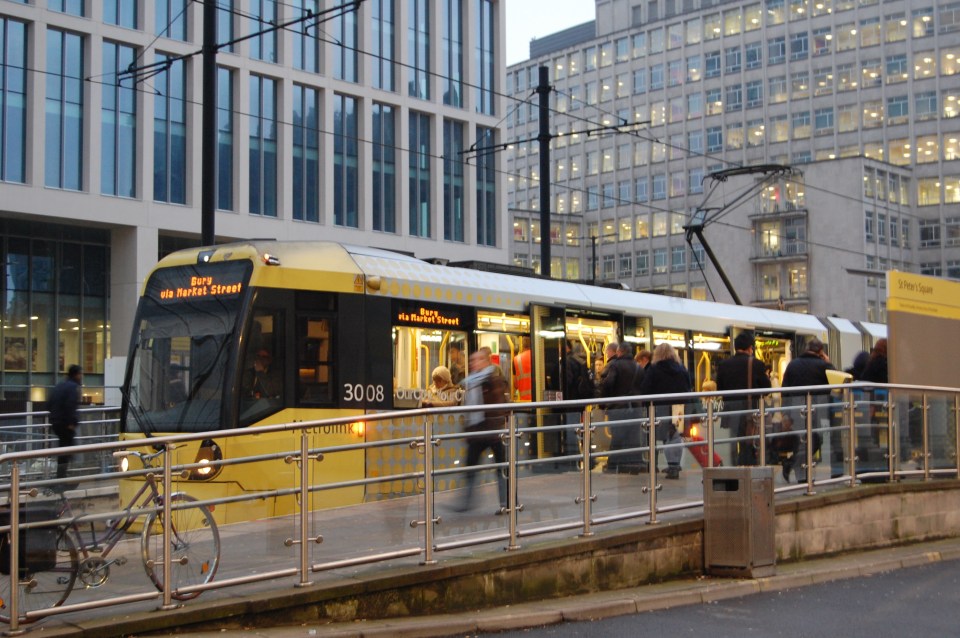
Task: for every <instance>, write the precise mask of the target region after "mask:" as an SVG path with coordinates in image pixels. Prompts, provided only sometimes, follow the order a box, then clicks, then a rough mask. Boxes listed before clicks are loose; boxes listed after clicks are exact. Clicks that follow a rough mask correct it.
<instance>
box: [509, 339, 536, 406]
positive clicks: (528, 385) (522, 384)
mask: <svg viewBox="0 0 960 638" xmlns="http://www.w3.org/2000/svg"><path fill="white" fill-rule="evenodd" d="M513 379H514V388H515V390H516V398H517V401H533V367H532V362H531V361H530V339H529V338H528V337H521V339H520V352H519V353H518V354H517V355H516V356H515V357H514V358H513Z"/></svg>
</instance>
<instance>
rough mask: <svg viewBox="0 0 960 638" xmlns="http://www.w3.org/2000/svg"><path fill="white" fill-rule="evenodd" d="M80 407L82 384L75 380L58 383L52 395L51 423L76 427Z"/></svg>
mask: <svg viewBox="0 0 960 638" xmlns="http://www.w3.org/2000/svg"><path fill="white" fill-rule="evenodd" d="M79 405H80V384H79V383H77V382H76V381H74V380H73V379H65V380H63V381H61V382H60V383H58V384H57V385H56V387H55V388H54V389H53V392H51V393H50V423H51V424H52V425H54V426H61V425H76V424H77V406H79Z"/></svg>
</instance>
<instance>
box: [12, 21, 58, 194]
mask: <svg viewBox="0 0 960 638" xmlns="http://www.w3.org/2000/svg"><path fill="white" fill-rule="evenodd" d="M26 60H27V27H26V25H25V24H24V23H22V22H17V21H15V20H7V19H5V18H0V104H2V105H3V108H0V180H2V181H4V182H20V183H23V182H24V180H25V179H26V156H25V152H26V135H27V120H26V117H27V112H26V106H27V74H26ZM47 82H50V79H49V78H48V79H47ZM47 134H48V135H49V131H48V133H47Z"/></svg>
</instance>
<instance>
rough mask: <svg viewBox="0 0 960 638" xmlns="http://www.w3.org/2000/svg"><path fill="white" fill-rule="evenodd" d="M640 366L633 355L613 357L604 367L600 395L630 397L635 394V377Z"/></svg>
mask: <svg viewBox="0 0 960 638" xmlns="http://www.w3.org/2000/svg"><path fill="white" fill-rule="evenodd" d="M639 367H640V366H639V364H637V362H636V361H634V360H633V357H617V358H616V359H611V360H610V361H609V362H608V363H607V367H606V368H604V374H603V378H602V379H601V380H600V396H602V397H628V396H630V395H631V394H633V392H634V386H633V379H634V377H635V376H636V375H637V370H638V369H639Z"/></svg>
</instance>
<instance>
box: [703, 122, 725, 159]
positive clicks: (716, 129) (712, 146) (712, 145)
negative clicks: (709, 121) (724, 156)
mask: <svg viewBox="0 0 960 638" xmlns="http://www.w3.org/2000/svg"><path fill="white" fill-rule="evenodd" d="M722 150H723V127H720V126H711V127H710V128H708V129H707V152H708V153H719V152H720V151H722Z"/></svg>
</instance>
